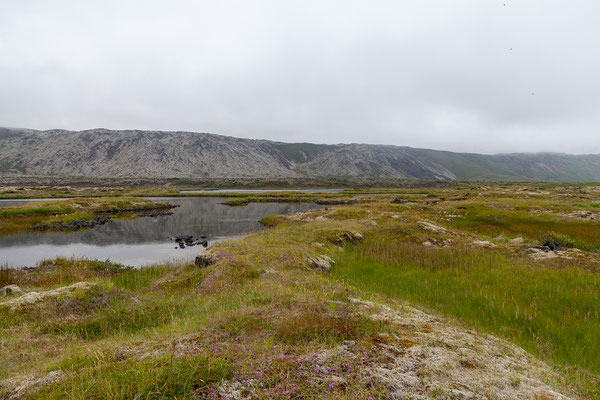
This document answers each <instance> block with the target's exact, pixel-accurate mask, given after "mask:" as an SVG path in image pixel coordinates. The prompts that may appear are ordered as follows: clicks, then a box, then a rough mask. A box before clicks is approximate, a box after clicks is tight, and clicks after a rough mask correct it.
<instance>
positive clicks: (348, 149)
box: [0, 128, 600, 182]
mask: <svg viewBox="0 0 600 400" xmlns="http://www.w3.org/2000/svg"><path fill="white" fill-rule="evenodd" d="M0 175H13V176H14V175H27V176H64V177H99V178H100V177H106V178H108V177H123V178H191V179H214V178H303V177H306V178H319V177H329V178H330V177H340V178H397V179H423V180H496V181H548V182H584V181H589V182H591V181H600V155H597V154H590V155H569V154H562V153H512V154H497V155H484V154H471V153H453V152H448V151H438V150H427V149H416V148H411V147H404V146H390V145H371V144H313V143H282V142H275V141H269V140H256V139H241V138H235V137H229V136H222V135H215V134H209V133H194V132H163V131H143V130H107V129H91V130H85V131H79V132H75V131H67V130H58V129H56V130H46V131H38V130H32V129H15V128H0Z"/></svg>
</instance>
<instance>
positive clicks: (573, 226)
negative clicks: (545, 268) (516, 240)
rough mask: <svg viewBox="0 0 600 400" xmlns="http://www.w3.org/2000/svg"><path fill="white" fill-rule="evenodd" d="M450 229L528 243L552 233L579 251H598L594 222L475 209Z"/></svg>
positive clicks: (599, 226)
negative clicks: (568, 240) (524, 239)
mask: <svg viewBox="0 0 600 400" xmlns="http://www.w3.org/2000/svg"><path fill="white" fill-rule="evenodd" d="M451 225H452V226H453V227H455V228H459V229H465V230H468V231H471V232H476V233H478V234H483V235H487V236H491V237H495V236H498V235H500V234H504V235H508V236H510V237H515V236H525V237H527V238H529V239H532V240H541V238H542V237H543V235H544V234H545V233H546V232H551V231H553V232H557V233H560V234H563V235H567V236H569V237H571V238H572V239H573V240H574V241H575V247H577V248H579V249H581V250H587V251H595V250H599V249H600V223H598V222H597V221H595V220H592V221H589V220H580V219H577V220H576V219H570V218H561V217H557V216H553V215H535V214H534V213H524V212H512V211H505V212H499V211H498V210H493V209H491V208H488V207H479V208H472V209H470V210H469V211H467V212H465V213H464V214H463V215H462V216H461V217H459V218H456V219H453V220H452V222H451Z"/></svg>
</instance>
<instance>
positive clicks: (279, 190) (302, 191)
mask: <svg viewBox="0 0 600 400" xmlns="http://www.w3.org/2000/svg"><path fill="white" fill-rule="evenodd" d="M343 191H344V189H215V190H182V191H181V192H180V193H187V194H193V193H267V192H301V193H342V192H343Z"/></svg>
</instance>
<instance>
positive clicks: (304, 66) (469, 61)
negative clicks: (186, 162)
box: [0, 0, 600, 154]
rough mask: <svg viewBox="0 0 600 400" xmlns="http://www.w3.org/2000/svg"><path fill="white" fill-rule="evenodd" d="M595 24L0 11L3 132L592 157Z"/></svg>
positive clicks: (344, 11)
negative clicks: (200, 136) (158, 133)
mask: <svg viewBox="0 0 600 400" xmlns="http://www.w3.org/2000/svg"><path fill="white" fill-rule="evenodd" d="M139 4H142V5H143V7H140V5H139ZM599 13H600V3H598V2H594V1H591V0H587V1H584V0H575V1H570V2H567V1H558V0H547V1H541V0H538V1H534V0H523V1H510V0H504V1H502V0H500V1H491V0H490V1H487V0H485V1H477V2H476V1H473V0H470V1H467V0H457V1H453V2H448V1H443V0H435V1H434V0H423V1H420V2H407V1H391V0H390V1H384V0H378V1H370V2H367V1H365V0H363V1H355V0H346V1H332V0H324V1H314V0H311V1H281V0H269V1H266V0H256V1H252V2H249V1H244V0H236V1H234V0H224V1H220V2H207V1H182V0H180V1H171V2H169V3H168V5H167V4H166V3H164V2H159V1H154V0H153V1H145V2H143V3H139V2H134V1H131V0H128V1H103V2H77V1H74V0H72V1H55V2H41V1H33V0H23V1H19V2H12V3H5V4H2V5H0V54H1V55H2V57H0V87H1V88H2V90H1V91H0V126H12V127H20V128H32V129H54V128H61V129H70V130H84V129H91V128H98V127H102V128H107V129H149V130H168V131H195V132H210V133H216V134H222V135H229V136H236V137H245V138H254V139H270V140H278V141H284V142H314V143H350V142H356V143H374V144H392V145H399V146H411V147H421V148H431V149H438V150H449V151H457V152H478V153H487V154H490V153H506V152H567V153H575V154H583V153H600V140H598V136H599V135H598V133H599V132H598V126H600V113H599V112H598V111H600V78H599V73H598V71H600V54H599V53H598V49H599V48H600V25H598V24H596V23H595V22H596V21H595V19H596V18H594V17H595V16H597V15H599Z"/></svg>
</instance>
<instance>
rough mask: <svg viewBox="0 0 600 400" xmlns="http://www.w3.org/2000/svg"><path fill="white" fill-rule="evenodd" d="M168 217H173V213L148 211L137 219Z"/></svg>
mask: <svg viewBox="0 0 600 400" xmlns="http://www.w3.org/2000/svg"><path fill="white" fill-rule="evenodd" d="M169 215H173V213H172V212H160V211H148V212H143V213H141V214H138V217H151V218H156V217H166V216H169Z"/></svg>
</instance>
